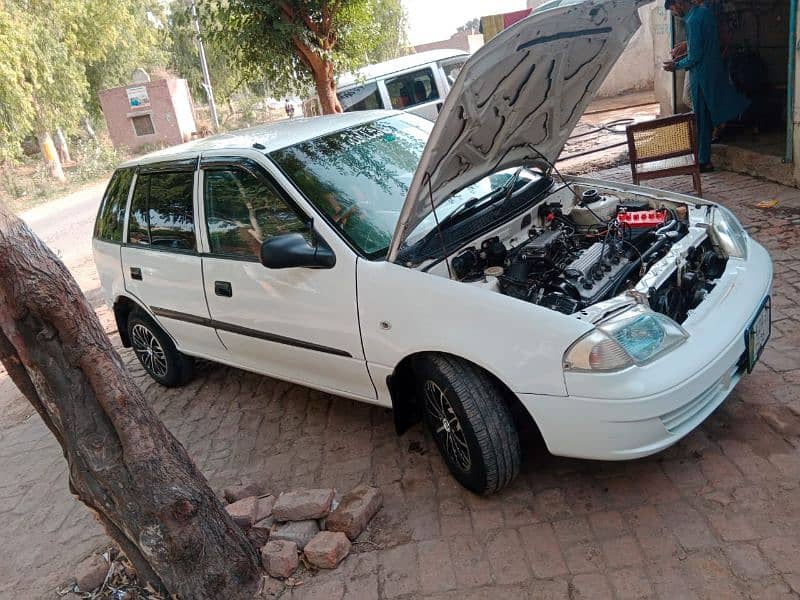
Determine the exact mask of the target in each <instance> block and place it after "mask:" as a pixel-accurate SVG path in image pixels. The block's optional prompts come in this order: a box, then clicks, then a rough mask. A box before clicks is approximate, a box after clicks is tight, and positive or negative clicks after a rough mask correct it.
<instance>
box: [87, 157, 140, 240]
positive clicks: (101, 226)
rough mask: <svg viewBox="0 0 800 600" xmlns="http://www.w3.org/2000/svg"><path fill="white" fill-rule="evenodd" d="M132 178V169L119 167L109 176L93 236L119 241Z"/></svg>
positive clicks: (99, 238)
mask: <svg viewBox="0 0 800 600" xmlns="http://www.w3.org/2000/svg"><path fill="white" fill-rule="evenodd" d="M132 180H133V170H132V169H120V170H118V171H116V172H115V173H114V175H113V176H112V177H111V181H110V182H109V184H108V189H107V190H106V194H105V196H104V197H103V201H102V203H101V205H100V212H99V213H98V215H97V221H96V222H95V224H94V237H95V238H96V239H98V240H103V241H105V242H117V243H119V242H121V241H122V230H123V226H124V223H125V209H126V208H127V205H128V192H129V191H130V189H131V181H132Z"/></svg>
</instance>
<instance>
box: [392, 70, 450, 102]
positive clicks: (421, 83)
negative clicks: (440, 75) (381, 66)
mask: <svg viewBox="0 0 800 600" xmlns="http://www.w3.org/2000/svg"><path fill="white" fill-rule="evenodd" d="M386 89H387V90H388V91H389V98H390V99H391V101H392V108H399V109H404V108H408V107H410V106H416V105H417V104H422V103H424V102H431V101H432V100H438V99H439V90H437V89H436V83H435V81H434V79H433V71H431V69H422V70H420V71H414V72H413V73H406V74H405V75H400V76H399V77H395V78H394V79H387V80H386Z"/></svg>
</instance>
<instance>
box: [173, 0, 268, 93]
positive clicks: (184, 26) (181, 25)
mask: <svg viewBox="0 0 800 600" xmlns="http://www.w3.org/2000/svg"><path fill="white" fill-rule="evenodd" d="M166 35H167V44H168V53H169V63H168V68H169V70H170V72H172V73H174V74H175V75H177V76H179V77H182V78H183V79H186V81H187V83H188V84H189V89H190V90H191V92H192V96H193V97H194V98H195V99H196V100H197V99H205V98H206V92H205V89H204V87H203V71H202V69H201V67H200V51H199V49H198V47H197V40H196V36H197V34H196V33H195V30H194V26H193V24H192V20H191V14H190V9H189V5H187V4H186V3H185V1H184V0H175V1H174V2H173V3H172V4H171V5H170V6H169V14H168V15H167V17H166ZM203 44H204V45H205V50H206V60H207V62H208V70H209V76H210V78H211V85H212V86H213V88H214V96H215V98H216V99H217V101H224V100H226V99H227V98H229V97H230V96H231V94H233V93H235V92H237V91H239V90H241V89H242V88H243V87H244V86H246V85H248V84H250V83H252V82H253V76H254V74H253V73H252V72H250V73H243V72H242V71H241V70H239V69H238V68H237V66H236V65H235V64H233V63H232V61H230V60H229V59H228V56H227V54H226V53H225V52H224V50H223V49H222V48H220V47H219V44H218V43H217V42H215V40H211V39H204V40H203ZM258 81H259V82H263V77H260V78H259V79H258Z"/></svg>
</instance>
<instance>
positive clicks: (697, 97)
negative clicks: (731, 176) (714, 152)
mask: <svg viewBox="0 0 800 600" xmlns="http://www.w3.org/2000/svg"><path fill="white" fill-rule="evenodd" d="M692 96H693V97H692V104H693V105H694V114H695V116H696V117H697V159H698V160H699V161H700V164H701V165H704V164H706V163H710V162H711V136H712V135H713V134H714V125H713V123H712V122H711V111H710V110H709V108H708V103H707V102H706V99H705V96H703V92H702V90H701V89H700V86H697V89H696V91H695V93H694V94H692Z"/></svg>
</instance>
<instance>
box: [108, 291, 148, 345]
mask: <svg viewBox="0 0 800 600" xmlns="http://www.w3.org/2000/svg"><path fill="white" fill-rule="evenodd" d="M113 309H114V320H115V321H116V323H117V333H119V339H120V340H122V346H123V348H130V347H131V340H130V337H129V336H128V319H129V318H130V316H131V313H132V312H133V311H135V310H140V311H142V312H143V313H144V314H146V315H148V316H150V313H149V311H147V309H145V308H144V307H143V306H142V305H141V304H140V303H139V302H137V301H136V300H134V299H133V298H131V297H130V296H117V299H116V300H114V306H113Z"/></svg>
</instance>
